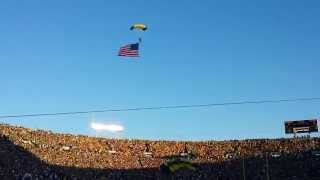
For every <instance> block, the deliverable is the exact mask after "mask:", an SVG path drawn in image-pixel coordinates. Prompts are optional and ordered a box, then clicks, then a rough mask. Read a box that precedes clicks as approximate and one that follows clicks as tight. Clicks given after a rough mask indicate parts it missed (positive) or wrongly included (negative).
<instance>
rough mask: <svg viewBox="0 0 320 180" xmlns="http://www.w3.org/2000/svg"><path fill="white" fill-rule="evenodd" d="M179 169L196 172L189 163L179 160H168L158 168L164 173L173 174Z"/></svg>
mask: <svg viewBox="0 0 320 180" xmlns="http://www.w3.org/2000/svg"><path fill="white" fill-rule="evenodd" d="M180 169H189V170H192V171H196V170H197V169H196V167H194V165H193V164H192V163H191V162H190V161H187V160H181V159H174V160H169V161H167V162H165V163H163V164H162V165H161V166H160V170H161V171H162V172H164V173H175V172H176V171H178V170H180Z"/></svg>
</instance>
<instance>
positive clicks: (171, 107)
mask: <svg viewBox="0 0 320 180" xmlns="http://www.w3.org/2000/svg"><path fill="white" fill-rule="evenodd" d="M301 101H320V97H312V98H295V99H276V100H257V101H239V102H224V103H209V104H187V105H172V106H144V107H134V108H119V109H102V110H89V111H69V112H55V113H30V114H16V115H0V118H1V119H6V118H20V117H38V116H61V115H76V114H90V113H105V112H126V111H146V110H172V109H182V108H205V107H214V106H230V105H246V104H266V103H283V102H301Z"/></svg>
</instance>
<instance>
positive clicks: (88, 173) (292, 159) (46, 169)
mask: <svg viewBox="0 0 320 180" xmlns="http://www.w3.org/2000/svg"><path fill="white" fill-rule="evenodd" d="M0 136H1V137H0V179H25V180H27V179H28V180H30V179H49V180H50V179H52V180H55V179H62V180H69V179H71V180H72V179H74V180H75V179H100V180H103V179H119V180H121V179H123V180H125V179H190V180H192V179H195V180H196V179H213V180H215V179H216V180H236V179H239V180H241V179H250V180H251V179H252V180H270V179H272V180H273V179H281V180H286V179H288V180H289V179H290V180H293V179H299V180H303V179H308V180H313V179H314V180H315V179H319V178H320V156H319V154H317V153H313V152H311V151H305V152H299V153H292V154H271V153H269V154H268V153H265V155H263V156H257V157H245V158H241V157H230V158H229V159H228V160H225V161H223V162H215V163H213V162H212V163H206V162H203V163H202V162H200V163H199V162H198V163H195V167H196V169H197V170H196V171H189V170H181V171H178V172H177V173H175V174H165V173H163V172H160V170H159V168H139V169H94V168H78V167H65V166H58V165H51V164H48V163H46V162H44V161H42V160H40V159H39V158H38V157H36V156H35V155H34V154H32V153H31V152H29V151H27V150H26V149H24V148H23V147H21V146H19V145H15V144H14V143H13V142H12V141H11V140H10V139H9V138H8V137H6V136H2V135H0ZM79 158H81V157H79Z"/></svg>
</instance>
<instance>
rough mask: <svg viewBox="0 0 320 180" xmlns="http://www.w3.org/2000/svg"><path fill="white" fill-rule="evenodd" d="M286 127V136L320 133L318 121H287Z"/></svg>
mask: <svg viewBox="0 0 320 180" xmlns="http://www.w3.org/2000/svg"><path fill="white" fill-rule="evenodd" d="M284 125H285V131H286V134H296V133H312V132H318V121H317V119H310V120H299V121H286V122H285V123H284Z"/></svg>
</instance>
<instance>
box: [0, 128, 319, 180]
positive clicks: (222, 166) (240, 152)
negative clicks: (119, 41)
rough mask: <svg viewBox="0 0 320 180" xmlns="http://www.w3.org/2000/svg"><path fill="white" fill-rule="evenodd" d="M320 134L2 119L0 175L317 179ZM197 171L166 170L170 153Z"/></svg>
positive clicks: (0, 177) (80, 177)
mask: <svg viewBox="0 0 320 180" xmlns="http://www.w3.org/2000/svg"><path fill="white" fill-rule="evenodd" d="M319 149H320V140H319V138H287V139H284V138H283V139H256V140H231V141H204V142H183V141H147V140H129V139H106V138H94V137H87V136H75V135H70V134H57V133H52V132H50V131H42V130H32V129H28V128H22V127H14V126H10V125H6V124H1V125H0V157H1V158H0V179H24V180H27V179H49V180H51V179H52V180H55V179H62V180H67V179H71V180H76V179H100V180H103V179H191V180H198V179H213V180H237V179H240V180H241V179H249V180H251V179H252V180H265V179H267V180H270V179H272V180H274V179H281V180H293V179H297V180H298V179H299V180H303V179H308V180H316V179H319V177H320V156H319V154H320V153H319V152H320V151H319ZM181 154H183V157H184V158H188V157H189V156H188V154H192V163H193V164H194V165H195V166H196V168H197V171H195V172H194V171H188V170H180V171H178V172H177V173H174V174H166V173H163V172H161V171H160V170H159V167H160V165H161V164H162V163H164V162H165V161H166V158H165V157H167V158H170V156H172V157H174V156H180V155H181Z"/></svg>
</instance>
